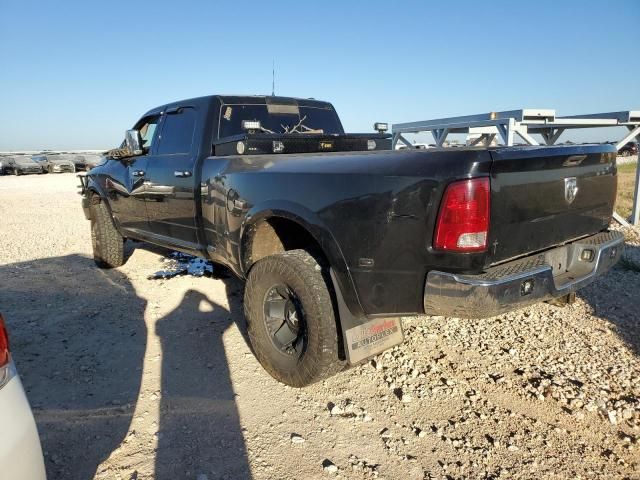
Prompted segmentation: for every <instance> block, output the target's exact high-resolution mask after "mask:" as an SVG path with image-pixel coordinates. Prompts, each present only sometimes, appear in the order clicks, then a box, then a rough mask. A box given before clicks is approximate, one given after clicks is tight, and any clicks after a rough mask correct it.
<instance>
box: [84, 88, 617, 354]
mask: <svg viewBox="0 0 640 480" xmlns="http://www.w3.org/2000/svg"><path fill="white" fill-rule="evenodd" d="M293 112H295V115H294V114H293ZM292 118H293V120H292ZM287 122H288V123H287ZM296 122H297V123H296ZM245 127H246V128H245ZM134 132H135V133H136V134H139V137H140V146H139V147H137V148H140V151H139V152H138V153H135V154H127V155H125V156H123V157H121V158H115V157H114V158H113V159H111V160H108V161H106V162H104V163H103V164H102V165H99V166H97V167H95V168H93V169H92V170H91V171H90V173H89V174H88V175H86V176H83V177H82V178H83V193H84V199H83V205H84V207H85V209H86V212H87V218H90V217H91V215H90V209H91V206H92V205H95V204H96V203H101V204H104V207H105V208H106V211H107V212H108V215H109V217H110V218H111V219H112V221H113V225H114V228H115V229H117V231H118V234H119V235H120V236H121V237H124V238H134V239H139V240H144V241H148V242H151V243H154V244H157V245H161V246H164V247H169V248H173V249H176V250H180V251H183V252H186V253H190V254H193V255H198V256H201V257H205V258H209V259H211V260H213V261H215V262H218V263H221V264H224V265H226V266H227V267H229V268H230V269H231V270H232V271H233V272H235V274H237V275H238V276H239V277H242V278H247V277H249V280H250V281H251V275H250V272H251V271H252V267H253V266H254V265H255V264H256V263H257V262H260V261H261V260H262V259H264V258H267V257H269V256H270V255H274V254H278V253H282V252H285V251H290V250H297V249H303V250H304V249H307V250H309V251H312V252H314V255H319V256H320V257H321V258H322V260H319V261H320V262H321V263H322V264H325V263H326V266H327V268H329V269H330V272H331V275H330V277H331V279H330V280H329V279H328V277H329V276H328V275H327V278H326V279H325V280H326V281H327V282H329V283H330V286H329V288H330V290H332V291H333V292H335V301H334V302H335V304H336V306H337V317H338V320H337V321H338V324H339V328H340V329H341V330H342V335H343V337H344V339H345V342H346V341H347V338H348V335H347V330H349V329H350V328H354V327H355V326H357V325H369V323H368V322H371V321H372V319H376V318H382V319H384V318H398V317H399V316H401V315H405V314H416V313H431V314H442V315H460V316H470V317H475V316H488V315H493V314H497V313H501V312H504V311H507V310H510V309H513V308H517V307H518V306H522V305H525V304H528V303H533V302H535V301H542V300H548V299H551V298H555V297H558V296H564V295H566V294H567V293H570V292H574V291H575V290H577V289H578V288H581V287H582V286H584V285H586V284H587V283H589V282H591V281H593V280H594V279H595V278H596V277H597V276H599V275H601V274H604V273H605V272H606V271H607V270H608V269H609V268H610V267H611V266H612V265H613V264H615V262H616V261H617V260H618V259H619V257H620V254H621V251H622V243H623V240H622V238H621V236H620V235H618V234H616V233H613V232H608V231H607V227H608V224H609V221H610V219H611V215H612V211H613V201H614V198H615V193H616V167H615V149H614V148H613V147H611V146H608V145H580V146H570V147H569V146H566V147H549V148H533V147H521V148H492V149H482V148H475V147H468V148H456V149H438V148H435V149H429V150H417V149H416V150H404V151H393V150H391V142H390V139H389V136H388V135H384V134H379V133H377V134H345V133H344V130H343V128H342V125H341V123H340V121H339V118H338V117H337V114H336V113H335V110H334V109H333V107H332V106H331V104H329V103H326V102H320V101H316V100H304V99H291V98H283V97H239V96H211V97H202V98H196V99H189V100H184V101H181V102H174V103H171V104H167V105H164V106H161V107H158V108H155V109H152V110H150V111H149V112H147V113H146V114H145V115H144V116H143V117H142V118H141V119H140V120H139V121H138V122H137V123H136V124H135V125H134ZM134 143H135V142H134ZM114 155H115V154H114ZM118 155H119V154H118ZM116 157H117V155H116ZM462 184H464V185H465V187H464V188H467V187H466V185H469V188H472V185H480V187H477V188H481V186H482V185H486V188H487V190H486V195H487V196H486V199H485V200H484V201H483V200H481V199H480V197H478V198H476V197H473V198H471V195H472V193H470V192H471V190H469V191H466V190H464V191H463V193H462V194H461V195H462V196H460V197H455V196H454V197H451V198H453V200H452V202H453V203H451V204H450V203H449V200H450V198H449V193H450V190H451V188H452V187H453V186H456V185H458V186H460V185H462ZM473 188H476V187H473ZM482 188H484V187H482ZM451 191H453V190H451ZM458 191H459V189H458ZM479 191H480V190H479ZM464 192H467V193H464ZM452 195H453V194H452ZM479 199H480V200H479ZM456 202H457V203H456ZM460 202H462V203H460ZM478 202H480V203H478ZM461 205H462V206H461ZM483 205H484V207H482V206H483ZM450 207H451V208H462V210H460V211H459V212H466V211H467V210H464V209H469V208H475V209H476V210H477V209H481V207H482V208H485V207H486V212H485V213H486V215H485V216H484V217H483V216H482V215H481V216H480V217H478V218H481V219H483V221H485V222H486V227H485V229H484V231H483V232H480V233H470V234H466V233H465V234H463V235H462V236H461V237H459V238H458V243H460V242H462V243H461V245H463V246H464V245H465V244H464V242H467V241H484V243H485V244H484V245H480V246H479V248H473V249H470V250H468V251H467V250H464V248H460V249H458V248H456V247H455V245H454V247H453V248H451V247H450V246H447V247H441V246H437V247H436V245H439V244H438V242H439V240H438V238H439V237H438V238H436V237H437V236H438V235H439V234H440V233H441V232H440V229H441V228H443V227H442V221H443V220H442V218H445V217H444V215H445V213H447V212H446V210H447V209H448V208H450ZM476 210H474V212H475V213H473V215H475V214H476V213H477V212H476ZM478 211H479V210H478ZM459 212H458V213H456V214H455V215H453V217H451V218H454V219H455V218H458V220H456V221H461V222H463V223H464V222H465V221H466V220H465V215H466V214H464V213H462V214H461V213H459ZM456 215H457V217H456ZM460 215H462V217H460ZM469 215H471V213H470V214H469ZM447 218H449V217H447ZM474 218H475V217H474ZM447 221H448V220H447ZM465 235H466V236H465ZM469 235H470V236H469ZM461 239H462V240H461ZM469 239H471V240H469ZM478 239H480V240H478ZM269 258H270V257H269ZM290 260H291V262H294V263H295V262H297V261H298V260H295V259H290ZM287 261H289V260H287ZM529 282H530V284H529ZM383 325H384V324H383ZM372 331H374V330H372ZM356 343H357V342H356ZM373 353H375V351H374V352H373ZM346 356H347V357H349V352H346Z"/></svg>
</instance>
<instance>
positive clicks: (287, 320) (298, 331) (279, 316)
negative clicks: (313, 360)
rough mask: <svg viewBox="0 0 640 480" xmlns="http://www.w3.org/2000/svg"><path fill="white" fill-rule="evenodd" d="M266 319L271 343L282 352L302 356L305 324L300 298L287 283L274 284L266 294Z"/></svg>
mask: <svg viewBox="0 0 640 480" xmlns="http://www.w3.org/2000/svg"><path fill="white" fill-rule="evenodd" d="M264 321H265V324H266V326H267V332H268V334H269V339H270V340H271V343H272V344H273V345H274V347H276V349H277V350H279V351H280V352H281V353H283V354H286V355H288V356H291V357H300V355H302V350H303V348H304V344H305V328H304V327H305V325H304V318H303V315H302V311H301V308H300V300H299V299H298V297H297V295H296V294H295V293H294V292H293V291H292V290H291V289H290V288H288V287H287V286H285V285H274V286H272V287H271V288H269V289H268V290H267V292H266V293H265V296H264Z"/></svg>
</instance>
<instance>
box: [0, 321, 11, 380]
mask: <svg viewBox="0 0 640 480" xmlns="http://www.w3.org/2000/svg"><path fill="white" fill-rule="evenodd" d="M7 363H9V335H8V334H7V328H6V327H5V325H4V318H2V315H0V367H4V366H5V365H6V364H7Z"/></svg>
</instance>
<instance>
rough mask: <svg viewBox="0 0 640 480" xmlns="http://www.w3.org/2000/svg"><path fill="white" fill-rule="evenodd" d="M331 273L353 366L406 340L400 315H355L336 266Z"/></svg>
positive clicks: (347, 350) (348, 357) (349, 358)
mask: <svg viewBox="0 0 640 480" xmlns="http://www.w3.org/2000/svg"><path fill="white" fill-rule="evenodd" d="M330 275H331V280H332V282H333V286H334V291H335V293H336V303H337V304H338V305H337V306H338V313H339V315H340V326H341V328H342V339H343V343H344V354H345V356H346V360H347V361H348V362H349V363H350V364H351V365H355V364H357V363H360V362H362V361H363V360H365V359H367V358H369V357H372V356H374V355H377V354H379V353H381V352H383V351H385V350H387V349H389V348H391V347H393V346H395V345H399V344H400V343H402V342H403V341H404V334H403V332H402V321H401V320H400V317H385V318H374V319H368V318H367V317H355V316H354V315H352V313H351V312H350V311H349V308H348V307H347V305H346V303H345V301H344V298H343V296H342V292H341V291H340V287H339V284H338V281H337V279H336V276H335V272H334V271H333V269H330Z"/></svg>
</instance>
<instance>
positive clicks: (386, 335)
mask: <svg viewBox="0 0 640 480" xmlns="http://www.w3.org/2000/svg"><path fill="white" fill-rule="evenodd" d="M345 340H346V342H345V343H346V347H347V352H348V353H347V356H348V358H349V363H351V364H352V365H353V364H355V363H359V362H361V361H362V360H365V359H366V358H369V357H372V356H373V355H377V354H378V353H380V352H383V351H385V350H387V349H389V348H391V347H393V346H395V345H398V344H400V343H402V342H403V341H404V335H403V333H402V321H401V320H400V317H395V318H374V319H373V320H369V321H367V322H365V323H363V324H362V325H359V326H357V327H353V328H350V329H349V330H347V331H346V332H345Z"/></svg>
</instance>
